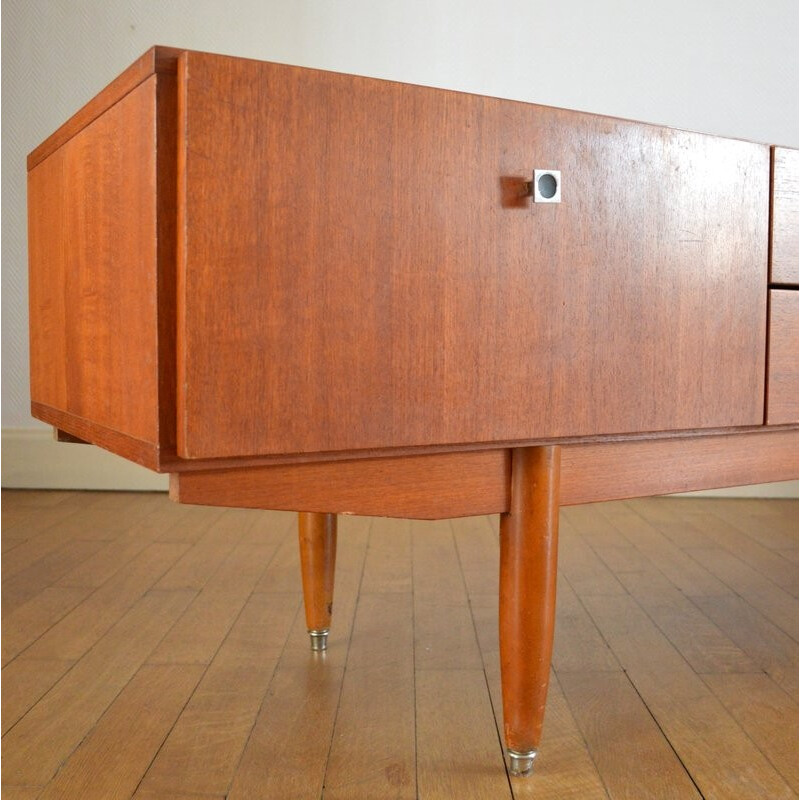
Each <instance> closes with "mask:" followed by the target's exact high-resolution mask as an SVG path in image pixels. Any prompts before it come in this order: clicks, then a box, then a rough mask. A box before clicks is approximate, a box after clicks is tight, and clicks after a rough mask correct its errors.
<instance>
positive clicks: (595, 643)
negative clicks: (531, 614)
mask: <svg viewBox="0 0 800 800" xmlns="http://www.w3.org/2000/svg"><path fill="white" fill-rule="evenodd" d="M556 588H557V594H556V596H557V601H556V631H555V636H554V641H553V667H554V668H555V670H556V672H557V673H558V674H559V675H561V674H563V673H566V672H584V671H593V672H619V671H620V670H621V667H620V665H619V662H618V661H617V659H616V658H615V657H614V654H613V653H612V652H611V649H610V648H609V646H608V644H606V642H605V640H604V639H603V637H602V636H601V635H600V631H599V630H598V629H597V626H596V625H595V624H594V621H593V620H592V618H591V617H590V616H589V614H588V613H587V612H586V609H585V608H584V607H583V605H582V604H581V602H580V600H579V599H578V595H577V594H576V593H575V591H574V589H573V588H572V585H571V584H570V582H569V581H568V580H567V578H566V576H565V575H564V574H563V573H560V574H559V576H558V585H557V587H556Z"/></svg>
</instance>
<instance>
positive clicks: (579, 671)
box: [2, 491, 798, 800]
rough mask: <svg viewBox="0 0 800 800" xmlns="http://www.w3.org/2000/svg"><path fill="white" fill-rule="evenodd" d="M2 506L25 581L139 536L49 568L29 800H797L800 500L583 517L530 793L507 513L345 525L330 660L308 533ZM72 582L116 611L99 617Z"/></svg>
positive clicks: (36, 670)
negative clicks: (505, 693)
mask: <svg viewBox="0 0 800 800" xmlns="http://www.w3.org/2000/svg"><path fill="white" fill-rule="evenodd" d="M2 499H3V503H2V517H3V543H2V544H3V553H4V560H3V568H4V569H6V563H5V561H6V559H5V557H6V556H10V555H12V554H13V553H15V552H17V551H19V550H20V549H23V550H24V549H25V548H29V547H31V546H33V545H34V544H35V543H36V542H39V541H41V540H42V538H43V537H45V538H46V537H49V536H50V537H52V536H55V537H56V538H55V541H56V542H57V541H58V539H59V537H61V541H62V542H63V536H64V535H67V534H69V535H70V536H74V535H80V536H85V535H92V536H97V537H100V536H102V537H109V536H113V537H114V538H113V539H109V540H108V541H107V545H108V550H107V551H106V552H104V553H103V554H102V558H100V557H99V556H100V555H101V554H100V553H97V554H95V555H87V558H86V560H85V561H83V562H82V563H81V564H79V565H77V567H76V568H75V569H74V570H73V571H72V572H71V573H68V574H69V576H70V577H69V578H67V576H64V577H62V578H60V579H59V580H57V581H56V582H55V583H53V580H52V579H53V575H52V572H51V570H50V567H49V565H48V562H47V560H46V559H45V560H40V561H38V562H37V561H34V562H31V565H32V566H33V567H34V573H33V574H32V577H33V578H34V583H36V584H37V585H38V586H39V587H40V591H39V594H37V595H36V596H34V597H33V598H31V600H30V604H29V605H28V606H27V608H28V609H30V608H33V606H38V607H39V608H40V609H42V608H43V607H44V606H46V607H47V608H48V609H49V610H50V612H52V614H49V615H48V616H47V617H43V616H40V617H39V619H38V622H37V624H35V625H29V626H28V627H27V634H28V639H27V642H28V643H29V644H28V645H27V646H25V643H24V642H21V641H20V642H19V643H20V644H21V645H22V646H23V648H24V649H23V650H22V651H21V652H19V653H17V654H15V656H14V658H13V659H12V660H11V661H10V662H9V663H8V664H7V665H6V666H5V667H4V668H3V672H2V678H3V681H2V690H3V729H4V732H6V731H8V733H7V734H6V736H5V738H4V742H3V747H4V752H3V756H4V762H5V763H4V767H3V786H2V791H3V798H4V800H5V798H6V796H8V797H11V798H20V797H24V798H35V797H40V796H42V795H43V794H44V796H46V797H49V796H57V797H65V798H66V797H70V798H71V797H80V798H81V800H92V799H93V798H98V800H101V799H102V800H107V798H109V797H118V798H120V800H123V798H130V797H131V796H133V797H135V798H136V800H165V798H171V799H173V800H201V799H202V798H206V799H208V798H213V799H214V800H223V798H224V797H229V798H231V800H234V798H236V799H237V800H238V799H243V798H256V797H258V798H261V797H266V798H272V797H275V798H288V797H292V798H308V800H319V798H320V797H321V796H322V794H323V791H324V795H325V797H326V798H327V797H328V796H329V795H330V797H331V798H336V800H343V798H347V800H375V798H398V800H401V799H402V800H412V798H416V797H421V798H425V799H426V800H453V798H458V799H459V800H478V798H492V800H497V799H498V798H504V799H505V800H511V799H512V797H513V798H516V800H522V798H532V797H533V798H536V800H608V798H609V797H613V798H617V797H619V798H630V799H631V800H639V798H643V797H648V798H653V800H656V798H657V799H658V800H675V798H681V800H683V798H693V797H696V796H697V794H699V795H701V796H703V797H716V798H737V800H738V798H753V800H761V798H765V797H769V798H777V797H780V798H783V797H787V798H790V797H791V796H792V795H793V792H792V788H796V786H797V746H798V739H797V677H798V671H797V659H798V652H797V641H796V637H797V628H796V625H795V627H794V629H793V631H792V635H791V636H790V635H789V634H787V633H785V632H784V631H783V630H782V629H780V628H779V627H777V625H776V624H775V621H780V620H781V618H783V617H786V616H787V613H788V612H791V611H792V610H793V611H794V612H795V613H796V609H797V599H796V597H797V577H798V572H797V501H796V500H763V499H750V500H747V499H730V498H714V499H710V498H703V499H696V498H695V499H674V498H658V499H652V500H646V501H638V500H637V501H630V502H617V503H610V504H595V505H589V506H576V507H571V508H568V509H564V510H562V512H561V515H560V531H559V539H560V541H559V549H560V557H559V567H560V568H559V574H558V603H557V609H556V634H555V642H554V652H553V667H554V671H553V673H552V675H551V680H550V690H549V698H548V708H547V713H546V716H545V725H544V731H543V739H542V746H541V752H540V755H539V757H538V759H537V764H536V771H535V773H534V776H533V777H532V778H531V779H530V780H518V779H512V780H510V781H509V780H508V779H507V778H506V773H505V770H504V767H503V748H502V742H501V739H500V735H499V731H501V730H502V717H501V715H502V703H501V697H500V695H501V690H500V676H499V653H498V647H497V641H498V596H497V570H498V564H499V547H498V520H497V517H493V518H486V517H472V518H469V519H463V520H458V521H455V522H452V523H450V522H434V523H431V522H408V521H400V520H377V519H370V518H363V517H343V518H341V519H340V521H339V522H340V533H341V536H340V542H339V544H340V548H339V553H338V559H337V560H338V564H337V573H338V574H337V606H338V607H337V612H336V623H335V625H334V627H333V629H332V631H331V643H330V649H329V651H328V653H327V655H326V658H325V660H321V659H319V658H315V657H314V654H312V653H310V652H309V648H308V635H307V633H306V621H305V618H304V616H303V612H302V600H301V596H300V591H299V574H298V573H299V565H298V548H297V533H296V526H295V518H294V515H291V514H287V513H284V512H275V513H272V512H264V513H262V512H257V511H227V512H224V513H222V514H220V512H219V510H218V509H213V508H191V507H187V506H179V505H175V504H174V503H170V502H169V501H168V500H167V498H166V497H165V496H164V495H163V494H143V493H135V496H133V497H132V496H131V494H129V493H116V492H96V493H89V492H75V493H72V492H50V493H48V492H33V491H4V492H3V498H2ZM101 511H102V512H103V513H102V516H101V514H100V512H101ZM143 538H144V539H146V541H147V545H148V546H147V548H146V549H145V550H143V551H141V552H140V553H139V554H138V555H134V554H133V551H131V550H130V545H131V544H132V543H134V542H137V541H141V540H142V539H143ZM265 544H268V547H267V549H265V548H264V545H265ZM256 548H261V552H260V553H258V554H257V550H256ZM41 552H42V551H40V554H41ZM112 553H113V555H112ZM148 553H149V554H150V555H149V556H148ZM759 554H760V555H759ZM28 555H29V556H33V551H32V550H30V551H29V553H28ZM20 563H21V562H20ZM20 563H18V564H17V566H19V565H20ZM734 564H735V565H737V566H736V568H735V569H734V568H733V566H732V565H734ZM776 565H782V567H781V568H780V569H777V568H776ZM243 567H244V568H245V569H246V572H247V581H246V585H244V586H242V585H239V584H240V583H241V581H240V582H238V583H237V574H239V575H241V574H242V570H243ZM755 571H757V574H759V575H760V576H761V578H762V580H761V582H760V583H758V582H756V580H755V574H754V572H755ZM168 576H169V577H168ZM779 576H780V577H782V578H784V579H787V580H788V579H791V581H790V582H789V583H787V584H786V586H785V591H784V590H783V589H781V588H780V587H778V586H777V585H776V584H775V583H773V579H777V578H778V577H779ZM65 581H69V583H70V584H74V585H78V584H81V585H84V586H87V587H97V591H95V592H93V593H90V594H89V595H87V596H86V597H85V599H84V600H82V601H79V602H78V605H77V606H73V603H74V602H75V600H76V595H74V594H73V593H72V592H66V593H64V592H60V587H62V586H65V585H66V583H65ZM134 584H135V585H134ZM208 592H211V594H212V595H213V596H214V600H215V602H216V605H217V606H219V605H220V604H225V605H226V607H227V608H226V613H225V615H224V617H225V620H224V624H223V625H218V624H217V617H218V615H217V614H216V613H215V612H214V608H215V606H214V605H213V604H212V603H211V602H209V599H208V598H207V597H206V595H207V593H208ZM184 594H185V595H186V598H185V599H184V600H182V601H179V598H180V596H181V595H184ZM59 597H60V601H61V605H60V610H61V614H62V615H63V616H62V619H61V622H58V623H56V624H55V625H54V626H53V627H52V628H51V627H49V626H48V618H49V619H50V620H52V619H53V618H54V615H57V614H58V611H59ZM186 600H188V601H189V605H188V607H185V604H186ZM767 601H768V602H767ZM184 607H185V610H184ZM212 616H213V622H214V627H215V632H214V636H213V637H209V636H208V633H207V631H208V628H209V624H208V623H209V620H210V619H212ZM99 617H102V625H98V618H99ZM27 618H28V620H29V621H31V622H33V621H34V617H33V616H31V615H27ZM6 619H9V618H8V617H7V618H6ZM6 619H4V622H6ZM10 619H11V621H14V620H16V621H17V622H21V621H22V620H21V618H18V617H17V616H16V612H15V613H14V614H13V615H12V617H11V618H10ZM173 623H174V626H178V627H180V629H181V635H180V638H181V640H185V641H187V642H188V641H189V640H190V638H194V639H198V640H203V641H204V642H205V645H204V655H203V662H200V661H196V660H193V659H194V658H195V656H194V655H193V654H192V653H190V652H189V651H188V650H184V649H183V648H181V649H176V648H174V647H170V648H169V649H168V651H167V650H162V649H161V641H162V639H163V636H164V635H165V632H166V636H167V637H168V638H170V639H171V640H172V642H173V644H174V643H175V642H176V641H177V640H176V639H175V638H174V637H172V636H171V633H170V632H168V631H167V629H168V628H169V627H170V625H171V624H173ZM87 629H88V630H87ZM17 630H20V629H19V628H17ZM88 633H90V634H91V635H87V634H88ZM7 635H11V636H12V637H13V638H16V637H15V634H14V626H13V625H5V624H4V626H3V637H4V639H5V637H6V636H7ZM56 640H57V642H56ZM18 641H19V640H18ZM3 644H4V650H5V649H6V645H7V643H6V642H5V641H4V642H3ZM8 644H9V645H10V644H11V642H9V643H8ZM56 645H57V646H56ZM48 653H50V655H49V656H48V655H47V654H48ZM56 653H63V655H62V656H60V657H59V656H57V655H56ZM156 654H158V655H156ZM206 664H207V666H206ZM189 695H191V697H189ZM187 698H188V702H185V703H184V701H185V700H187ZM454 742H456V743H457V745H456V746H454ZM731 754H734V755H735V758H733V757H731ZM45 764H49V765H53V766H55V767H56V768H57V771H56V772H55V774H54V775H53V776H52V778H48V777H47V775H48V774H51V773H52V769H50V768H48V769H47V770H46V771H44V772H42V771H40V767H41V766H42V765H45ZM693 786H694V787H696V788H694V789H693V788H692V787H693ZM323 787H324V788H323ZM696 793H697V794H696Z"/></svg>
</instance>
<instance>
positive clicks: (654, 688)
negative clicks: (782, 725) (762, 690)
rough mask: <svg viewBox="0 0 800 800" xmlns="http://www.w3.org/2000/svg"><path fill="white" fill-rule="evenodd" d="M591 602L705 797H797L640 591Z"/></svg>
mask: <svg viewBox="0 0 800 800" xmlns="http://www.w3.org/2000/svg"><path fill="white" fill-rule="evenodd" d="M583 602H584V604H585V605H586V607H587V610H588V611H589V613H590V614H591V616H592V618H593V619H594V621H595V623H596V624H597V626H598V628H599V629H600V631H601V633H602V634H603V636H604V637H605V639H606V641H607V642H608V643H609V645H610V646H611V648H612V650H613V651H614V654H615V656H616V657H617V658H618V659H619V661H620V663H621V664H622V666H623V668H624V669H625V671H626V672H627V674H628V676H629V677H630V679H631V681H632V682H633V684H634V686H635V687H636V690H637V691H638V692H639V694H640V695H641V696H642V699H643V700H644V702H645V703H646V704H647V706H648V708H649V709H650V712H651V713H652V714H653V716H654V717H655V719H656V720H657V722H658V724H659V725H660V727H661V728H662V730H663V731H664V732H665V734H666V735H667V737H668V738H669V740H670V742H671V744H672V747H673V748H674V749H675V752H676V753H677V754H678V756H679V758H680V759H681V761H682V762H683V763H684V765H685V766H686V768H687V769H688V770H689V773H690V774H691V776H692V778H693V780H694V782H695V783H696V785H697V786H698V787H699V789H700V791H701V793H702V794H703V796H705V797H709V796H710V797H731V798H733V797H735V798H737V800H750V799H751V798H752V800H759V799H760V798H763V797H765V796H766V797H771V798H790V797H792V796H793V793H792V791H791V789H790V788H789V786H788V784H786V782H785V781H784V780H783V779H782V778H781V776H780V775H779V774H778V772H777V771H776V770H775V768H774V767H773V766H772V765H771V764H770V763H769V762H768V761H767V760H766V759H765V758H764V756H763V755H761V753H760V752H759V751H758V750H757V749H756V748H755V747H754V746H753V743H752V742H751V741H750V739H749V738H748V737H747V735H746V734H745V733H744V732H743V731H742V729H741V728H740V727H739V725H738V724H737V723H736V722H735V720H734V719H733V717H731V715H730V714H729V713H728V712H727V711H726V710H725V708H724V707H723V706H722V704H721V703H720V702H719V700H717V698H716V697H715V696H714V695H713V693H712V692H711V691H710V690H709V689H708V687H707V686H706V685H705V684H704V683H703V681H702V679H701V678H700V677H699V676H698V675H696V674H695V673H694V672H693V671H692V669H691V667H690V666H689V665H688V664H687V662H686V661H684V659H683V658H682V657H681V656H680V654H679V653H678V652H677V651H676V650H675V649H674V648H673V647H672V645H671V644H670V643H669V642H668V641H667V639H666V638H665V637H664V636H663V634H662V633H661V632H660V631H659V630H658V629H657V628H656V626H655V625H654V623H652V622H651V621H650V619H649V618H648V617H647V616H646V614H645V613H644V611H642V610H641V608H639V606H638V605H637V604H636V602H635V601H634V600H633V598H631V597H628V596H623V597H615V598H610V597H591V596H588V597H585V598H583ZM720 752H725V754H726V757H725V759H721V758H720Z"/></svg>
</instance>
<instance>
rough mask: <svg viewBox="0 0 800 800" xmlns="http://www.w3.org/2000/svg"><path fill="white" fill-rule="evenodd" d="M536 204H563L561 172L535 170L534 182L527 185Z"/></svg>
mask: <svg viewBox="0 0 800 800" xmlns="http://www.w3.org/2000/svg"><path fill="white" fill-rule="evenodd" d="M526 188H527V190H528V191H527V194H528V195H529V196H530V197H532V198H533V202H534V203H560V202H561V170H557V169H535V170H534V171H533V180H532V181H531V182H530V183H528V184H527V185H526Z"/></svg>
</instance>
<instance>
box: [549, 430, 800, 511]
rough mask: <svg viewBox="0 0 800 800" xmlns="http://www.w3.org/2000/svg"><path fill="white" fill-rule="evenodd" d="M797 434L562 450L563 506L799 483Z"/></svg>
mask: <svg viewBox="0 0 800 800" xmlns="http://www.w3.org/2000/svg"><path fill="white" fill-rule="evenodd" d="M797 454H798V448H797V430H796V429H787V430H777V431H762V432H758V433H750V434H739V435H735V436H704V437H702V438H696V439H661V440H658V441H649V442H613V443H611V442H609V443H605V444H586V445H567V446H564V447H562V448H561V504H562V505H578V504H580V503H593V502H597V501H601V500H618V499H623V498H627V497H644V496H647V495H652V494H670V493H672V492H690V491H695V490H700V489H715V488H722V487H725V486H742V485H744V484H748V483H769V482H771V481H787V480H794V479H796V478H797Z"/></svg>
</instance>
